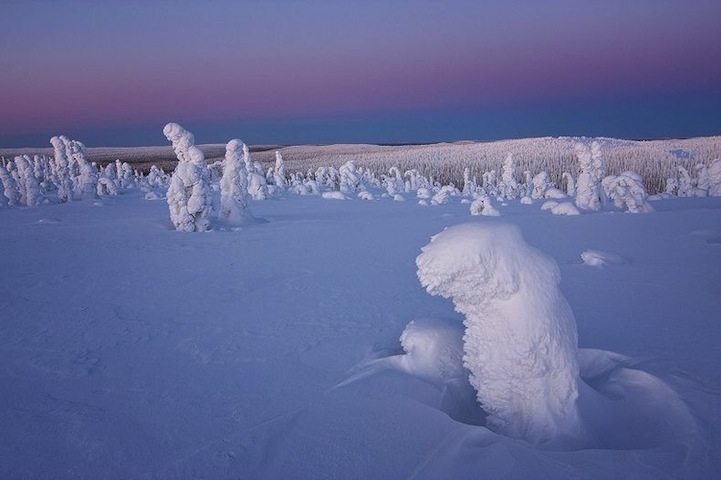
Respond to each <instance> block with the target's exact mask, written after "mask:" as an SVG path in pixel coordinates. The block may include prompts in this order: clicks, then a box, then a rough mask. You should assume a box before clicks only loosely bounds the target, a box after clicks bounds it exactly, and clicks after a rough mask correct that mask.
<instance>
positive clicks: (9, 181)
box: [0, 162, 21, 207]
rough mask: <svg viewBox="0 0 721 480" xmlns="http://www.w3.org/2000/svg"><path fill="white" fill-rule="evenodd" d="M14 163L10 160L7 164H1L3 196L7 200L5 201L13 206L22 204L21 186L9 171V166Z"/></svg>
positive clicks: (0, 175)
mask: <svg viewBox="0 0 721 480" xmlns="http://www.w3.org/2000/svg"><path fill="white" fill-rule="evenodd" d="M10 165H12V162H8V163H7V164H6V165H0V182H2V186H3V196H4V197H5V199H6V201H5V202H3V203H5V204H7V205H9V206H11V207H14V206H16V205H21V200H20V188H19V186H18V183H17V182H16V181H15V179H14V178H13V177H12V175H10V172H8V169H7V167H9V166H10Z"/></svg>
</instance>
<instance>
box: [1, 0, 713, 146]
mask: <svg viewBox="0 0 721 480" xmlns="http://www.w3.org/2000/svg"><path fill="white" fill-rule="evenodd" d="M720 23H721V1H719V0H603V1H599V0H549V1H546V0H498V1H496V0H483V1H482V0H435V1H432V0H428V1H415V0H349V1H345V0H295V1H293V0H257V1H253V0H247V1H243V0H239V1H220V0H215V1H213V0H210V1H195V2H191V1H170V0H154V1H135V0H125V1H107V0H95V1H92V0H64V1H35V0H3V1H2V3H0V35H2V40H0V147H14V146H46V145H48V139H49V138H50V136H52V135H59V134H64V135H68V136H71V137H73V138H76V139H78V140H81V141H83V142H84V143H86V144H87V145H89V146H123V145H165V144H166V143H167V141H166V140H165V138H164V137H163V135H162V127H163V125H164V124H165V123H167V122H169V121H175V122H178V123H181V124H182V125H183V126H185V127H186V128H188V129H189V130H191V131H193V132H194V133H195V136H196V141H197V142H198V143H220V142H226V141H227V140H229V139H230V138H235V137H238V138H241V139H243V140H244V141H246V142H247V143H250V144H259V143H280V144H290V143H333V142H371V143H402V142H411V143H412V142H431V141H454V140H461V139H475V140H488V139H498V138H517V137H527V136H546V135H551V136H558V135H589V136H613V137H621V138H659V137H687V136H702V135H719V134H721V28H719V24H720Z"/></svg>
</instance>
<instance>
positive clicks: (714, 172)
mask: <svg viewBox="0 0 721 480" xmlns="http://www.w3.org/2000/svg"><path fill="white" fill-rule="evenodd" d="M708 176H709V189H708V194H709V195H710V196H712V197H721V158H717V159H716V160H714V161H713V163H711V166H710V167H709V169H708Z"/></svg>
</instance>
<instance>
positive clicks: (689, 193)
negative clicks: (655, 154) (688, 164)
mask: <svg viewBox="0 0 721 480" xmlns="http://www.w3.org/2000/svg"><path fill="white" fill-rule="evenodd" d="M693 191H694V186H693V180H691V175H689V173H688V170H686V168H684V166H683V165H679V166H678V189H677V195H678V196H679V197H693Z"/></svg>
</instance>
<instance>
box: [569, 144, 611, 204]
mask: <svg viewBox="0 0 721 480" xmlns="http://www.w3.org/2000/svg"><path fill="white" fill-rule="evenodd" d="M575 148H576V157H578V163H579V168H580V170H581V173H580V174H579V175H578V180H577V181H576V206H577V207H578V208H580V209H581V210H601V208H603V203H604V194H603V190H602V188H601V180H602V179H603V178H604V176H605V170H606V167H605V163H604V161H603V155H602V153H601V145H600V144H599V143H598V142H593V144H592V145H591V147H590V148H589V146H588V145H587V144H585V143H580V142H579V143H577V144H576V147H575Z"/></svg>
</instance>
